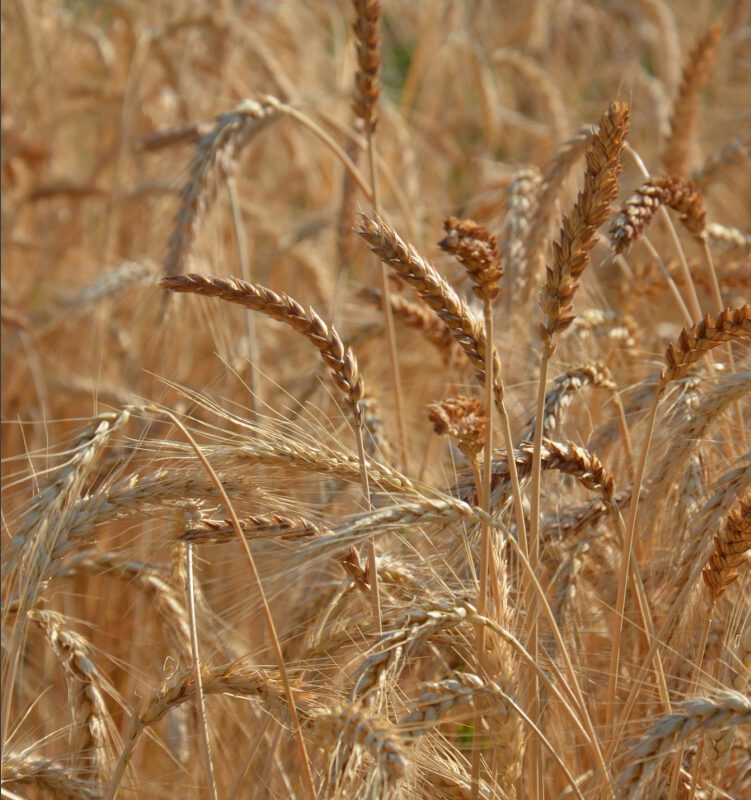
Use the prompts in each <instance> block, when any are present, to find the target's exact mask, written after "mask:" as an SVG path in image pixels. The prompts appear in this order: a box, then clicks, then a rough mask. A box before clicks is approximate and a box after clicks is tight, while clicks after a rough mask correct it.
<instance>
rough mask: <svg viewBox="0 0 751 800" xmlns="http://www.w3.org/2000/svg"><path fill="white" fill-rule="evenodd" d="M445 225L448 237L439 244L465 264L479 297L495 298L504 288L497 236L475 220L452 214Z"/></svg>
mask: <svg viewBox="0 0 751 800" xmlns="http://www.w3.org/2000/svg"><path fill="white" fill-rule="evenodd" d="M443 227H444V229H445V231H446V236H445V238H444V239H441V241H440V242H439V243H438V246H439V247H440V248H441V249H442V250H444V251H445V252H447V253H450V254H451V255H452V256H454V258H456V260H457V261H458V262H459V263H460V264H462V265H463V266H464V267H465V269H466V270H467V272H468V273H469V277H470V278H471V280H472V282H473V283H474V284H475V287H474V291H475V294H476V295H477V296H478V297H480V298H482V299H483V300H485V299H487V300H492V299H493V298H495V297H496V296H497V295H498V293H499V292H500V290H501V287H500V285H499V281H500V279H501V276H502V275H503V270H502V268H501V261H500V257H499V255H498V241H497V240H496V238H495V236H493V234H492V233H490V231H489V230H488V229H487V228H486V227H485V226H484V225H479V224H478V223H477V222H475V221H474V220H471V219H463V220H462V219H458V218H457V217H448V219H447V220H446V221H445V222H444V223H443Z"/></svg>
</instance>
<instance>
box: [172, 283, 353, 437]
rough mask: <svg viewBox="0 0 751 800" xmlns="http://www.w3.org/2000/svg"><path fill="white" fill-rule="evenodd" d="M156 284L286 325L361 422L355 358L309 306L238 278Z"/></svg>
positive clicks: (337, 335)
mask: <svg viewBox="0 0 751 800" xmlns="http://www.w3.org/2000/svg"><path fill="white" fill-rule="evenodd" d="M160 285H161V286H162V287H163V288H165V289H167V290H169V291H171V292H190V293H193V294H201V295H205V296H207V297H219V298H221V299H222V300H226V301H228V302H230V303H237V304H239V305H241V306H245V307H246V308H249V309H251V310H252V311H260V312H261V313H262V314H266V315H268V316H269V317H272V318H273V319H275V320H278V321H279V322H284V323H286V324H287V325H290V326H291V327H292V328H294V329H295V330H296V331H297V332H298V333H301V334H302V335H303V336H306V337H307V338H308V339H309V340H310V341H311V342H312V343H313V345H314V346H315V347H316V348H317V349H318V351H319V352H320V354H321V358H323V360H324V362H325V363H326V365H327V366H328V368H329V369H330V370H331V375H332V377H333V379H334V383H335V384H336V386H337V387H338V388H339V389H340V390H341V391H342V392H343V393H344V395H345V397H346V398H347V400H348V401H349V404H350V406H351V408H352V412H353V414H354V417H355V421H356V423H357V424H358V425H359V424H360V423H361V420H362V414H361V410H360V400H362V398H363V395H364V394H365V385H364V383H363V380H362V378H361V377H360V372H359V370H358V367H357V360H356V359H355V356H354V353H353V352H352V350H351V349H349V348H346V349H345V347H344V345H343V344H342V340H341V339H340V338H339V334H338V333H337V332H336V330H335V329H334V328H333V327H329V326H327V325H326V323H325V322H324V321H323V320H322V319H321V318H320V317H319V316H318V314H317V313H316V312H315V311H314V310H313V309H310V311H305V309H304V308H303V307H302V306H301V305H300V304H299V303H298V302H297V301H296V300H293V299H292V298H291V297H289V296H288V295H286V294H277V293H276V292H272V291H271V289H267V288H266V287H265V286H260V285H258V284H253V283H247V282H246V281H242V280H240V279H239V278H215V277H212V276H211V275H168V276H167V277H165V278H163V279H162V281H161V284H160Z"/></svg>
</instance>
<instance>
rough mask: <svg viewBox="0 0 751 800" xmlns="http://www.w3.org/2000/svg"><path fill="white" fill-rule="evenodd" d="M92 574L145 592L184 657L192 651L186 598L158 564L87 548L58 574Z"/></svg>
mask: <svg viewBox="0 0 751 800" xmlns="http://www.w3.org/2000/svg"><path fill="white" fill-rule="evenodd" d="M92 574H93V575H111V576H112V577H115V578H119V579H120V580H124V581H127V582H128V583H129V584H131V585H132V586H134V587H136V588H137V589H139V590H141V591H142V592H145V593H146V594H147V595H148V596H149V597H150V598H151V602H152V604H153V608H154V610H155V611H156V613H157V614H158V615H159V616H160V617H161V618H162V619H163V620H164V622H165V624H166V625H167V627H168V628H169V630H170V631H171V633H172V636H173V638H174V640H175V642H176V643H177V645H178V647H179V648H180V649H181V650H182V653H183V654H184V655H185V656H187V655H188V654H189V653H190V629H189V627H188V612H187V610H186V608H185V601H184V599H183V596H182V594H181V593H180V592H178V591H176V590H175V588H174V587H173V586H171V585H170V583H169V582H168V581H167V580H166V579H165V576H164V575H163V574H160V570H159V569H158V568H157V567H155V566H154V565H153V564H148V563H145V562H143V561H133V560H129V559H126V558H123V557H122V556H121V555H119V554H118V553H112V552H104V553H98V552H93V551H87V552H84V553H79V554H77V555H76V556H74V557H73V558H72V559H70V561H68V562H67V563H66V564H65V566H64V567H63V568H62V569H60V571H59V572H57V573H56V575H59V576H61V577H66V578H70V577H75V576H77V575H92Z"/></svg>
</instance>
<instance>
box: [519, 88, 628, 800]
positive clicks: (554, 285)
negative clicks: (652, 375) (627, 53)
mask: <svg viewBox="0 0 751 800" xmlns="http://www.w3.org/2000/svg"><path fill="white" fill-rule="evenodd" d="M628 127H629V109H628V106H627V105H626V104H625V103H612V104H611V105H610V107H609V108H608V110H607V111H606V112H605V114H603V116H602V118H601V119H600V123H599V126H598V129H597V131H596V132H595V133H594V134H593V136H592V139H591V141H590V144H589V147H588V149H587V156H586V159H587V169H586V172H585V175H584V189H583V191H580V192H579V195H578V197H577V200H576V204H575V205H574V208H573V210H572V212H571V215H570V216H564V217H563V220H562V225H561V232H560V236H559V239H558V241H557V242H554V245H553V263H552V265H551V266H549V267H548V270H547V280H546V282H545V285H544V286H543V289H542V292H541V296H540V305H541V307H542V310H543V313H544V314H545V317H546V322H545V323H544V324H542V325H540V327H539V335H540V339H541V341H542V346H543V351H542V358H541V361H540V379H539V385H538V391H537V425H536V428H535V438H534V452H533V460H532V475H531V480H532V486H531V501H530V532H529V556H530V564H531V566H532V568H533V569H535V568H536V567H537V564H538V560H539V549H540V544H539V531H540V484H541V466H542V426H543V417H544V410H545V392H546V385H547V373H548V363H549V361H550V358H551V357H552V355H553V353H554V351H555V342H554V337H555V335H556V334H558V333H560V332H561V331H564V330H565V329H566V328H568V327H569V325H571V323H572V322H573V320H574V314H573V313H572V312H573V298H574V294H575V292H576V290H577V289H578V287H579V279H580V278H581V275H582V274H583V272H584V270H585V269H586V268H587V266H588V265H589V261H590V251H591V250H592V248H593V247H594V245H595V243H596V242H597V229H598V228H599V227H600V225H602V223H603V222H605V220H606V219H607V217H608V214H609V213H610V205H611V203H612V202H613V200H615V197H616V194H617V192H618V175H619V174H620V171H621V151H622V150H623V146H624V143H625V138H626V134H627V132H628ZM530 602H531V603H532V605H531V607H530V609H529V610H528V613H527V620H528V621H527V625H528V628H529V633H530V635H531V638H532V651H533V655H534V656H535V657H537V656H538V647H539V642H538V627H537V622H536V613H535V603H536V600H535V598H534V597H531V598H530ZM536 684H537V681H536V679H535V680H533V681H532V682H531V685H530V692H531V697H530V701H531V702H532V715H531V716H532V722H533V723H535V724H537V723H538V722H539V696H538V693H537V686H536ZM537 746H538V745H537V742H536V741H535V740H534V739H533V741H532V742H531V747H530V749H529V762H528V763H529V769H530V770H532V771H534V780H535V781H536V784H537V786H538V787H539V786H540V783H541V779H540V769H541V767H540V758H539V754H538V752H537ZM530 780H532V776H530ZM537 796H538V795H537V793H536V794H535V795H534V798H535V800H536V797H537Z"/></svg>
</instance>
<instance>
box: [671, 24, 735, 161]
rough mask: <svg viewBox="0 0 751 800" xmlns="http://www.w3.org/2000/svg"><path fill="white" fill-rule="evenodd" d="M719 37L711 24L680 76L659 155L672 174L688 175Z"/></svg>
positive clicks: (714, 25) (717, 29) (717, 26)
mask: <svg viewBox="0 0 751 800" xmlns="http://www.w3.org/2000/svg"><path fill="white" fill-rule="evenodd" d="M721 38H722V26H721V25H720V24H719V23H714V24H713V25H711V26H710V28H709V30H708V31H707V32H706V33H705V34H704V35H703V36H702V37H701V38H700V39H699V41H698V42H697V43H696V45H695V46H694V49H693V50H692V51H691V52H690V53H689V56H688V59H687V61H686V63H685V64H684V66H683V76H682V78H681V83H680V86H679V87H678V92H677V94H676V96H675V98H674V99H673V111H672V114H671V115H670V136H669V137H668V140H667V142H666V143H665V149H664V152H663V155H662V162H663V164H664V165H665V169H666V170H667V172H669V173H671V174H673V175H685V174H686V172H687V169H688V166H689V161H690V156H691V147H692V146H693V141H694V135H695V132H696V121H697V116H698V110H699V96H700V94H701V91H702V89H703V88H704V86H705V85H706V83H707V81H708V80H709V74H710V72H711V71H712V66H713V64H714V60H715V52H716V50H717V45H718V44H719V42H720V39H721Z"/></svg>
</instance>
